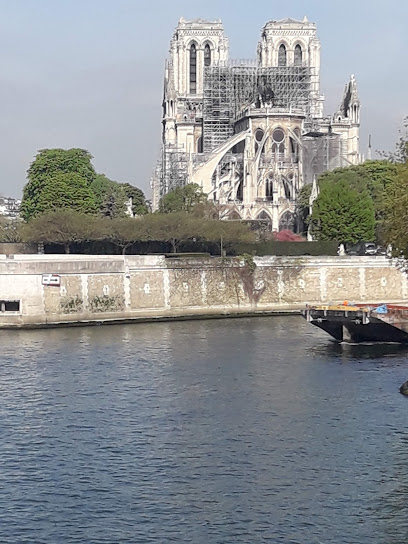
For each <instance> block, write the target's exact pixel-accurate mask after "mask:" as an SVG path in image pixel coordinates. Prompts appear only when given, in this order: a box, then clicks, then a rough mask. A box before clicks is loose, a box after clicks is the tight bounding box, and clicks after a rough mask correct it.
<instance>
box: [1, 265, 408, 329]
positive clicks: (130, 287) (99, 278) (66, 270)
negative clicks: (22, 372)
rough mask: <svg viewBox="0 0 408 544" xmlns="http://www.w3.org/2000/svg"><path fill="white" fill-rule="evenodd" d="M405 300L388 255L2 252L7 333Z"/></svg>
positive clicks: (401, 278)
mask: <svg viewBox="0 0 408 544" xmlns="http://www.w3.org/2000/svg"><path fill="white" fill-rule="evenodd" d="M407 298H408V282H407V277H406V276H405V274H403V273H402V272H401V271H400V270H398V269H397V268H395V267H394V266H393V264H392V263H391V261H389V260H387V259H386V258H385V257H301V258H299V257H254V258H252V257H246V258H238V257H237V258H224V259H222V258H182V259H180V258H177V259H174V258H165V257H164V256H163V255H151V256H132V255H131V256H105V255H103V256H102V255H99V256H95V255H15V256H13V255H12V256H5V255H3V256H0V327H1V328H38V327H50V326H53V327H57V326H76V325H91V324H93V325H100V324H108V323H116V322H118V323H129V322H146V321H161V320H169V319H170V320H186V319H202V318H206V319H214V318H222V317H232V316H234V317H244V316H245V317H248V316H257V315H276V314H282V313H285V314H286V313H293V312H300V310H301V309H302V308H303V307H304V306H305V304H307V303H310V304H321V303H328V302H333V303H335V302H342V301H344V300H349V301H354V302H359V303H366V302H367V303H368V302H370V303H380V302H384V301H387V302H395V301H401V300H405V299H407Z"/></svg>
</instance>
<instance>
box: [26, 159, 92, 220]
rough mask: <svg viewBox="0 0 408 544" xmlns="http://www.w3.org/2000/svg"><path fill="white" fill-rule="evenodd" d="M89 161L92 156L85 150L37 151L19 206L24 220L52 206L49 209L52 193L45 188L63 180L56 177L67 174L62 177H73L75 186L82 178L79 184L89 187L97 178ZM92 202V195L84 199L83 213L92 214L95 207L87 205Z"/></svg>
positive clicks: (28, 172) (65, 178)
mask: <svg viewBox="0 0 408 544" xmlns="http://www.w3.org/2000/svg"><path fill="white" fill-rule="evenodd" d="M91 159H92V156H91V155H90V153H89V152H88V151H86V150H85V149H42V150H41V151H39V152H38V154H37V156H36V158H35V159H34V161H33V162H32V163H31V165H30V167H29V169H28V171H27V177H28V183H27V184H26V186H25V187H24V191H23V199H22V203H21V216H22V217H23V219H25V220H26V221H27V220H29V219H30V218H31V217H33V216H35V215H38V214H39V213H42V212H43V211H44V210H46V209H51V208H53V207H55V206H52V200H53V199H54V197H53V192H52V191H50V190H47V185H48V184H50V183H51V184H52V185H53V188H54V189H55V187H56V185H55V183H56V180H57V179H62V178H59V176H60V175H61V174H65V175H66V176H65V177H64V178H63V179H64V180H65V181H66V180H67V179H68V178H69V176H75V181H74V183H78V181H79V179H80V178H81V180H82V181H81V183H80V185H81V186H82V187H86V186H88V187H89V185H90V184H91V183H92V181H93V180H94V179H95V177H96V173H95V169H94V167H93V165H92V163H91ZM44 191H46V194H47V196H48V201H47V200H46V198H45V196H42V195H43V192H44ZM91 199H92V193H89V195H87V196H86V198H85V205H84V211H87V212H88V211H90V210H91V209H92V211H94V208H95V205H93V206H92V205H90V200H91ZM40 200H41V204H40V206H39V201H40ZM69 207H71V206H69ZM74 207H76V205H75V206H74Z"/></svg>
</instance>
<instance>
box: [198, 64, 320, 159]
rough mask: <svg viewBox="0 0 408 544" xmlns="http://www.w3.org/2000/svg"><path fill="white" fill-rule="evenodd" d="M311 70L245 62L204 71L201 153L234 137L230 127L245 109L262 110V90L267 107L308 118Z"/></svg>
mask: <svg viewBox="0 0 408 544" xmlns="http://www.w3.org/2000/svg"><path fill="white" fill-rule="evenodd" d="M311 75H312V71H311V68H310V67H308V66H306V65H301V66H278V67H268V68H264V67H260V66H257V65H256V63H252V62H248V61H241V62H240V61H234V62H233V63H225V64H216V65H212V66H208V67H206V68H205V72H204V99H203V143H204V152H211V151H213V150H214V149H216V148H217V147H219V146H220V145H222V144H223V143H224V142H225V141H226V140H228V138H230V137H231V136H232V135H233V134H234V123H235V121H236V120H237V119H238V118H239V117H240V116H241V114H242V111H243V110H244V109H245V108H246V107H248V106H251V105H252V106H254V107H255V108H260V107H263V105H264V104H263V103H262V98H260V95H261V94H262V92H263V90H264V89H267V90H268V93H269V95H270V101H269V104H268V105H269V106H270V107H271V108H280V109H285V110H287V111H291V110H293V109H300V110H302V112H303V113H304V115H305V117H308V116H309V115H310V102H311V100H310V93H311Z"/></svg>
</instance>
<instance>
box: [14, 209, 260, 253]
mask: <svg viewBox="0 0 408 544" xmlns="http://www.w3.org/2000/svg"><path fill="white" fill-rule="evenodd" d="M23 236H24V239H25V241H29V242H37V243H38V242H43V243H46V244H51V243H56V244H63V245H64V247H65V251H66V252H69V251H70V247H71V245H72V244H73V243H77V242H91V241H106V242H110V243H113V244H114V245H116V246H118V247H120V248H121V249H122V252H123V253H125V252H126V249H127V248H128V247H129V246H130V245H132V244H133V243H135V242H148V241H155V242H167V243H170V244H171V246H172V249H173V251H174V252H176V251H177V250H178V248H179V246H180V244H181V243H182V242H187V241H191V242H193V243H195V242H197V243H200V242H202V241H207V242H216V243H221V241H222V243H223V244H224V246H225V245H228V244H230V243H234V242H252V241H254V234H253V232H252V231H251V230H250V228H249V227H248V226H247V225H245V224H243V223H240V222H239V221H231V222H229V221H219V220H214V219H206V218H197V217H195V216H194V215H192V214H188V213H185V212H178V213H169V214H147V215H144V216H141V217H138V218H130V217H116V218H112V219H110V218H108V217H100V216H97V215H87V214H84V213H80V212H78V211H75V210H71V209H60V210H56V211H51V212H48V213H44V214H41V215H38V216H36V217H33V218H32V219H31V220H30V221H29V222H28V223H27V224H26V225H24V230H23Z"/></svg>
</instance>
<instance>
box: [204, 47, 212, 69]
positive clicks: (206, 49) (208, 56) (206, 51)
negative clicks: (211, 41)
mask: <svg viewBox="0 0 408 544" xmlns="http://www.w3.org/2000/svg"><path fill="white" fill-rule="evenodd" d="M204 66H211V49H210V46H209V45H208V43H207V44H206V46H205V47H204Z"/></svg>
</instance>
